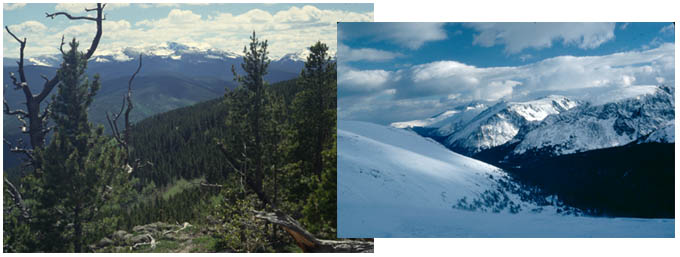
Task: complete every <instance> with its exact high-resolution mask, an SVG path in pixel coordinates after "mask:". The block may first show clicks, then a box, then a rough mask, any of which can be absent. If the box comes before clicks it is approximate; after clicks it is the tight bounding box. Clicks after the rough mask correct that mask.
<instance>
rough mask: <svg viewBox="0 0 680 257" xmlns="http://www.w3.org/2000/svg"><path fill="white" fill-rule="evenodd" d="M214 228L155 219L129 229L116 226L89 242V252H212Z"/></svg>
mask: <svg viewBox="0 0 680 257" xmlns="http://www.w3.org/2000/svg"><path fill="white" fill-rule="evenodd" d="M211 232H214V231H209V229H205V228H198V227H196V226H194V225H191V224H189V223H188V222H184V224H181V225H180V224H168V223H163V222H155V223H151V224H146V225H142V226H135V227H134V228H133V229H132V231H130V232H128V231H124V230H119V231H116V232H114V233H113V234H111V235H110V236H108V237H104V238H102V239H101V240H99V242H97V243H96V244H93V245H90V246H89V247H90V250H92V251H93V252H121V253H126V252H136V253H154V252H162V253H195V252H213V251H214V250H213V249H214V247H213V246H214V243H215V241H216V239H215V238H213V237H212V236H211V235H212V234H214V233H211Z"/></svg>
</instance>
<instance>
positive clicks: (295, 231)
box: [201, 142, 373, 252]
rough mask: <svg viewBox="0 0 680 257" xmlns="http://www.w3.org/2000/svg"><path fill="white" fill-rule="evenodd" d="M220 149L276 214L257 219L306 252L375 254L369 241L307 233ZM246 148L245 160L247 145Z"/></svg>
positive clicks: (233, 168)
mask: <svg viewBox="0 0 680 257" xmlns="http://www.w3.org/2000/svg"><path fill="white" fill-rule="evenodd" d="M217 146H218V148H219V149H220V151H221V152H222V154H223V155H224V157H225V159H226V161H227V164H228V165H229V167H230V168H231V169H232V170H234V171H236V172H237V173H238V174H240V175H241V178H242V179H243V180H245V185H246V186H247V187H248V188H249V189H250V190H252V191H253V192H254V193H255V195H257V198H258V199H259V200H260V201H261V202H262V203H264V204H265V205H269V206H271V207H272V209H273V210H274V212H261V211H256V212H255V217H256V218H259V219H263V220H267V221H269V222H271V223H273V224H276V225H279V226H281V227H282V228H283V229H284V230H285V231H286V232H288V234H289V235H290V236H291V237H293V239H294V240H295V243H296V244H297V245H298V246H299V247H300V249H302V251H304V252H373V242H368V241H356V240H323V239H318V238H316V236H314V235H313V234H312V233H310V232H309V231H307V230H306V229H304V228H303V227H302V225H300V223H299V222H297V221H296V220H295V219H293V218H292V217H290V216H288V215H287V214H285V213H283V212H282V211H281V210H279V209H278V208H277V207H276V204H275V203H274V202H272V201H271V200H270V199H269V197H268V196H267V194H265V192H263V191H262V190H260V187H257V184H255V181H253V178H252V177H251V176H248V174H246V173H245V171H243V170H240V169H239V168H237V167H236V165H235V163H236V162H235V160H234V159H232V157H231V156H230V155H229V153H228V152H227V150H226V146H225V145H224V144H223V143H221V142H218V143H217ZM243 147H244V154H243V155H244V158H245V144H244V145H243ZM201 185H202V186H207V187H220V188H221V187H222V186H220V185H214V184H206V183H202V184H201Z"/></svg>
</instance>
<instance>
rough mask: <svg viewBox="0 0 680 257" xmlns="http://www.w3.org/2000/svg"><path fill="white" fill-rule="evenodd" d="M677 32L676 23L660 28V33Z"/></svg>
mask: <svg viewBox="0 0 680 257" xmlns="http://www.w3.org/2000/svg"><path fill="white" fill-rule="evenodd" d="M673 32H675V23H671V24H668V25H667V26H664V27H663V28H661V30H659V33H662V34H663V33H673Z"/></svg>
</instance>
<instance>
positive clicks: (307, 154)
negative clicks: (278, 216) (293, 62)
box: [294, 42, 337, 237]
mask: <svg viewBox="0 0 680 257" xmlns="http://www.w3.org/2000/svg"><path fill="white" fill-rule="evenodd" d="M309 50H310V52H311V54H310V55H309V56H308V57H307V61H306V62H305V68H304V69H303V70H302V73H301V75H300V79H299V84H300V86H301V87H302V91H301V92H299V93H298V94H297V95H296V98H295V101H294V105H295V107H294V109H295V112H296V121H297V123H298V124H297V128H298V129H297V139H298V142H299V145H298V152H297V154H298V158H300V160H301V163H302V168H303V171H304V170H307V172H306V174H310V175H311V177H310V178H309V180H308V181H307V183H308V190H309V191H310V192H309V193H306V192H305V193H303V195H305V196H307V197H308V198H307V200H306V202H305V206H304V208H303V210H302V214H303V218H302V222H303V224H304V225H305V226H307V227H308V229H309V230H310V231H311V232H312V233H319V234H320V235H323V236H325V237H334V235H335V222H336V218H335V217H336V214H335V213H336V198H335V194H334V193H332V192H335V191H333V190H335V186H336V180H337V178H336V174H337V171H336V158H335V153H336V150H335V142H336V137H335V128H336V116H337V115H336V104H337V100H336V95H337V83H336V81H337V78H336V74H337V72H336V64H335V62H334V61H332V60H331V58H330V56H328V46H326V44H323V43H321V42H317V43H316V44H314V45H313V46H311V47H310V48H309Z"/></svg>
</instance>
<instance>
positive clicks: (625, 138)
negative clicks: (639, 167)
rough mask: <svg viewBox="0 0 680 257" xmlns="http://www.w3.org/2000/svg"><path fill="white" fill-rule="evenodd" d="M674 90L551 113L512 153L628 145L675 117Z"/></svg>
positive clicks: (552, 153) (555, 153) (667, 88)
mask: <svg viewBox="0 0 680 257" xmlns="http://www.w3.org/2000/svg"><path fill="white" fill-rule="evenodd" d="M672 90H673V89H672V88H669V87H663V88H659V87H657V88H656V90H654V92H653V93H651V94H649V93H648V94H644V95H637V96H634V97H632V98H627V99H623V100H619V101H616V102H611V103H607V104H603V105H585V106H582V107H580V108H575V109H573V110H571V111H568V112H564V113H562V114H560V115H552V116H550V117H548V118H546V119H545V120H544V121H543V122H542V123H541V124H540V125H539V126H538V127H536V128H535V129H533V130H531V131H529V132H528V133H527V134H526V136H525V137H524V139H523V140H522V141H521V143H520V144H519V145H517V147H516V148H515V149H514V150H513V154H515V155H520V154H524V153H526V152H528V151H532V152H549V153H550V154H551V155H563V154H570V153H576V152H582V151H587V150H594V149H599V148H607V147H615V146H620V145H625V144H627V143H629V142H631V141H634V140H636V139H638V138H640V137H641V136H643V135H647V134H649V133H652V132H654V131H657V130H658V129H660V128H662V127H663V126H665V125H666V124H667V123H668V121H670V120H674V119H675V103H674V97H673V94H672V93H673V91H672Z"/></svg>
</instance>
